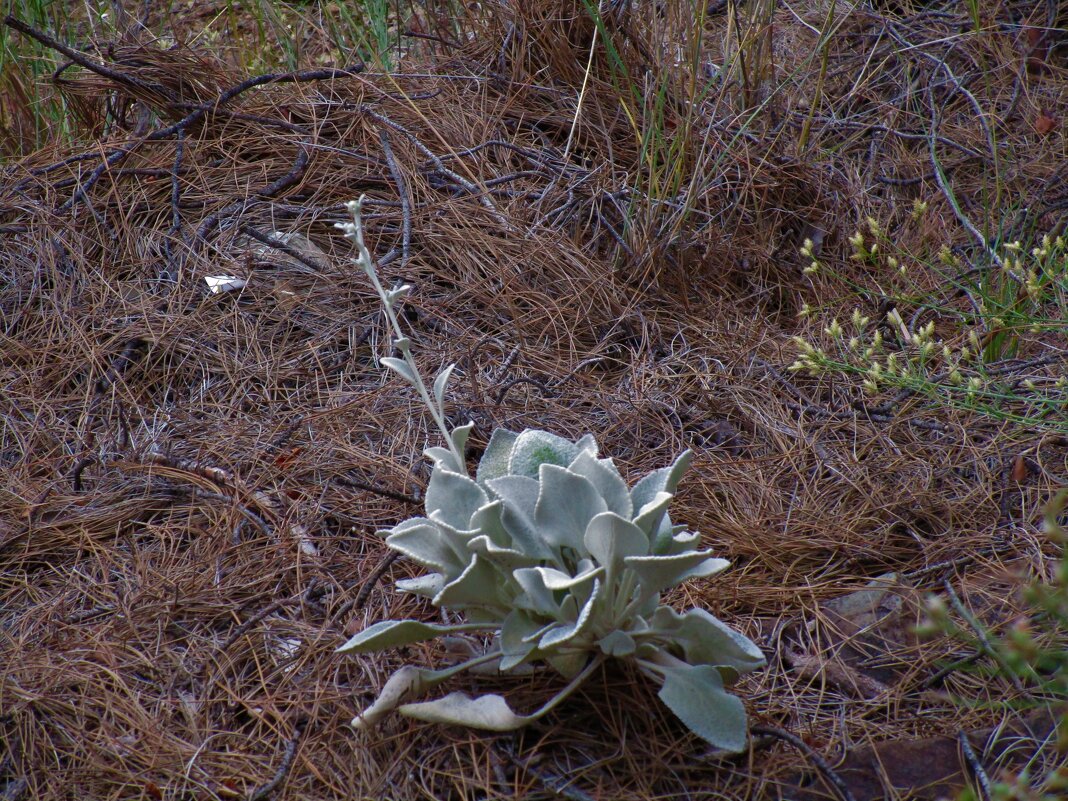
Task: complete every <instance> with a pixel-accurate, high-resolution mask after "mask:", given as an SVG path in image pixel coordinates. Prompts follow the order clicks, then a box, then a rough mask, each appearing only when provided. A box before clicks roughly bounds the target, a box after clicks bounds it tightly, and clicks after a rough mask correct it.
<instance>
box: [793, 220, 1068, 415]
mask: <svg viewBox="0 0 1068 801" xmlns="http://www.w3.org/2000/svg"><path fill="white" fill-rule="evenodd" d="M925 211H926V205H925V204H923V203H919V202H918V203H917V205H916V206H915V208H914V218H916V217H918V216H921V215H922V214H923V213H925ZM849 242H850V245H851V247H852V250H853V254H852V259H853V260H854V261H856V262H859V263H860V264H861V265H863V266H864V267H866V268H867V269H868V270H869V271H870V274H871V275H873V276H877V277H878V280H879V281H880V282H881V284H882V285H881V286H880V287H879V288H878V289H877V291H875V292H873V291H872V289H871V287H861V286H857V285H854V290H855V291H856V293H857V295H858V303H860V304H863V301H859V296H863V295H868V296H871V295H875V296H877V297H880V298H881V299H882V303H883V306H884V307H885V308H886V309H887V311H886V313H885V316H883V317H882V318H881V319H876V320H874V321H873V319H872V318H873V317H875V316H877V315H876V314H875V310H874V309H872V308H867V309H862V308H861V305H858V306H857V308H856V310H855V311H854V312H853V315H852V317H851V318H850V319H849V320H847V321H840V320H839V319H838V318H837V317H832V318H831V319H830V320H824V321H823V322H824V325H823V326H822V335H818V334H817V335H816V336H815V337H812V338H809V339H806V338H803V337H798V338H796V339H795V343H796V345H797V347H798V350H799V353H798V357H797V359H796V361H795V362H794V363H793V364H792V365H791V366H790V368H789V369H790V370H791V371H792V372H797V373H804V374H809V375H812V376H821V375H829V374H836V375H843V376H852V377H853V378H854V379H855V380H857V381H858V382H859V384H860V387H861V389H862V390H863V391H864V392H865V393H866V394H867V395H869V396H871V397H872V398H873V399H875V400H876V401H877V402H878V401H879V400H882V401H886V400H890V399H891V398H892V397H895V396H896V398H897V399H898V400H902V399H904V398H905V397H910V396H911V397H918V398H923V399H925V400H927V401H928V402H930V403H931V404H932V405H936V406H937V405H942V406H945V407H949V408H957V409H968V410H971V411H974V412H978V413H981V414H983V415H986V416H989V417H993V418H996V419H999V420H1007V421H1011V422H1015V423H1019V424H1022V425H1024V426H1027V427H1030V428H1032V429H1035V430H1048V431H1055V432H1057V433H1061V434H1065V433H1068V376H1066V375H1064V374H1063V373H1061V372H1058V370H1061V371H1063V369H1064V366H1063V360H1062V359H1059V358H1058V356H1057V353H1056V352H1055V351H1052V350H1050V348H1049V347H1048V346H1047V343H1046V339H1047V338H1048V337H1050V336H1059V335H1060V334H1061V333H1062V332H1063V331H1064V330H1066V328H1068V243H1066V241H1065V238H1064V237H1063V236H1058V237H1055V238H1051V237H1050V236H1049V235H1048V234H1046V235H1041V236H1039V235H1037V234H1036V235H1034V238H1033V239H1031V240H1030V241H1028V242H1026V243H1025V242H1019V241H1012V242H1001V243H998V244H997V245H995V246H993V248H994V251H995V252H994V255H995V256H996V258H997V261H996V262H994V261H993V259H991V258H987V257H988V256H989V254H986V253H980V254H979V258H980V259H986V260H985V262H984V261H980V263H979V264H978V265H977V266H974V267H972V266H970V265H969V264H968V263H965V261H964V260H963V259H962V257H961V255H959V254H958V253H956V252H954V251H953V250H952V249H950V248H949V246H948V245H944V244H943V245H942V246H941V247H940V248H939V249H938V250H937V251H935V252H933V253H924V254H915V253H911V252H907V251H905V250H904V249H903V248H900V247H897V246H896V244H895V242H894V239H893V238H892V237H891V236H889V235H888V234H887V232H885V231H884V230H882V228H881V227H880V226H879V224H878V223H876V222H875V221H874V220H870V219H869V220H867V221H866V223H865V225H863V226H861V227H860V228H859V229H858V230H857V231H856V232H855V233H854V234H853V236H852V237H850V239H849ZM801 255H802V257H803V258H804V259H805V260H806V261H807V262H808V266H807V267H805V269H804V273H805V274H806V275H807V276H809V277H810V278H815V277H816V276H818V275H821V274H824V273H828V272H830V268H829V266H828V265H827V264H825V263H823V262H822V261H820V259H818V258H817V257H816V256H815V254H814V252H813V246H812V243H810V242H806V243H805V244H804V245H803V246H802V248H801ZM873 280H875V279H873ZM932 284H936V285H939V286H942V287H945V291H944V294H942V295H941V296H939V295H937V294H933V293H932V292H931V290H930V287H931V285H932ZM818 314H819V313H818V312H817V311H815V310H813V309H811V308H810V307H809V306H807V305H806V306H804V307H803V308H802V311H801V315H802V316H803V317H815V316H817V315H818Z"/></svg>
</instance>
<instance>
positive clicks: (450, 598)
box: [433, 554, 501, 609]
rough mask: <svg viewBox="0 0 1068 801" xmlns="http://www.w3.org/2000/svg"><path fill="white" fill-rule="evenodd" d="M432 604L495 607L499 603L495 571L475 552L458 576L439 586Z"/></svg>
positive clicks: (451, 606)
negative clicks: (439, 590)
mask: <svg viewBox="0 0 1068 801" xmlns="http://www.w3.org/2000/svg"><path fill="white" fill-rule="evenodd" d="M433 602H434V606H444V607H446V608H448V609H465V608H467V607H470V606H475V607H483V608H495V607H499V606H500V605H501V603H500V601H499V599H498V597H497V571H495V570H494V569H493V567H492V565H490V564H489V563H488V562H486V561H485V559H483V558H482V557H481V556H478V555H477V554H475V555H473V556H472V557H471V563H470V564H469V565H468V566H467V569H466V570H464V572H463V573H461V574H460V576H459V577H458V578H456V579H455V580H453V581H451V582H449V583H448V584H446V585H445V586H444V587H442V588H441V592H439V593H438V594H437V595H436V596H434V601H433Z"/></svg>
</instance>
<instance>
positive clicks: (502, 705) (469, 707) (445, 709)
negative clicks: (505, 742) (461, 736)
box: [399, 692, 534, 731]
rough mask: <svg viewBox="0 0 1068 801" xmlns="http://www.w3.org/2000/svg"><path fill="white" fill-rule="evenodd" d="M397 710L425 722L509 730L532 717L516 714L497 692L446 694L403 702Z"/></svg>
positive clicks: (491, 729) (523, 724)
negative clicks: (414, 701)
mask: <svg viewBox="0 0 1068 801" xmlns="http://www.w3.org/2000/svg"><path fill="white" fill-rule="evenodd" d="M399 712H400V713H401V714H402V715H406V716H408V717H410V718H416V719H417V720H424V721H426V722H428V723H445V724H451V725H455V726H470V727H471V728H473V729H483V730H485V731H512V730H514V729H518V728H521V727H523V726H526V725H527V724H528V723H530V722H531V721H532V720H534V718H532V717H527V716H524V715H517V714H515V712H513V711H512V709H511V707H509V706H508V702H507V701H505V700H504V698H502V697H501V696H499V695H482V696H479V697H478V698H472V697H471V696H469V695H466V694H465V693H461V692H454V693H449V694H448V695H446V696H445V697H444V698H438V699H437V700H436V701H423V702H422V703H418V704H405V705H404V706H402V707H400V709H399Z"/></svg>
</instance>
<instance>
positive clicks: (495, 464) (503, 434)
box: [475, 428, 519, 484]
mask: <svg viewBox="0 0 1068 801" xmlns="http://www.w3.org/2000/svg"><path fill="white" fill-rule="evenodd" d="M518 437H519V435H518V434H517V433H515V432H514V431H509V430H508V429H506V428H498V429H495V430H494V432H493V433H492V434H491V435H490V439H489V442H488V443H487V444H486V450H485V452H484V453H483V454H482V458H481V459H480V460H479V462H478V470H477V471H476V473H475V480H476V481H477V482H478V483H479V484H485V483H486V482H487V481H491V480H493V479H495V478H501V477H502V476H506V475H508V463H509V461H510V460H511V458H512V446H513V445H515V441H516V439H517V438H518Z"/></svg>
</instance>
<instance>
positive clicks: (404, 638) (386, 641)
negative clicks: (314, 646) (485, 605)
mask: <svg viewBox="0 0 1068 801" xmlns="http://www.w3.org/2000/svg"><path fill="white" fill-rule="evenodd" d="M482 628H484V626H479V625H475V626H470V625H467V624H463V623H461V624H459V625H455V626H442V625H436V624H434V623H422V622H420V621H418V620H383V621H382V622H381V623H375V624H374V625H372V626H368V627H367V628H365V629H364V630H363V631H361V632H359V633H358V634H356V635H355V636H354V637H352V638H351V639H350V640H349V641H348V642H346V643H345V644H344V645H342V646H341V647H340V648H338V649H337V653H339V654H369V653H373V652H375V651H381V650H382V649H383V648H398V647H400V646H402V645H411V644H412V643H416V642H423V641H425V640H431V639H433V638H434V637H438V636H440V635H442V634H448V633H451V632H456V631H472V630H478V629H482Z"/></svg>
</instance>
